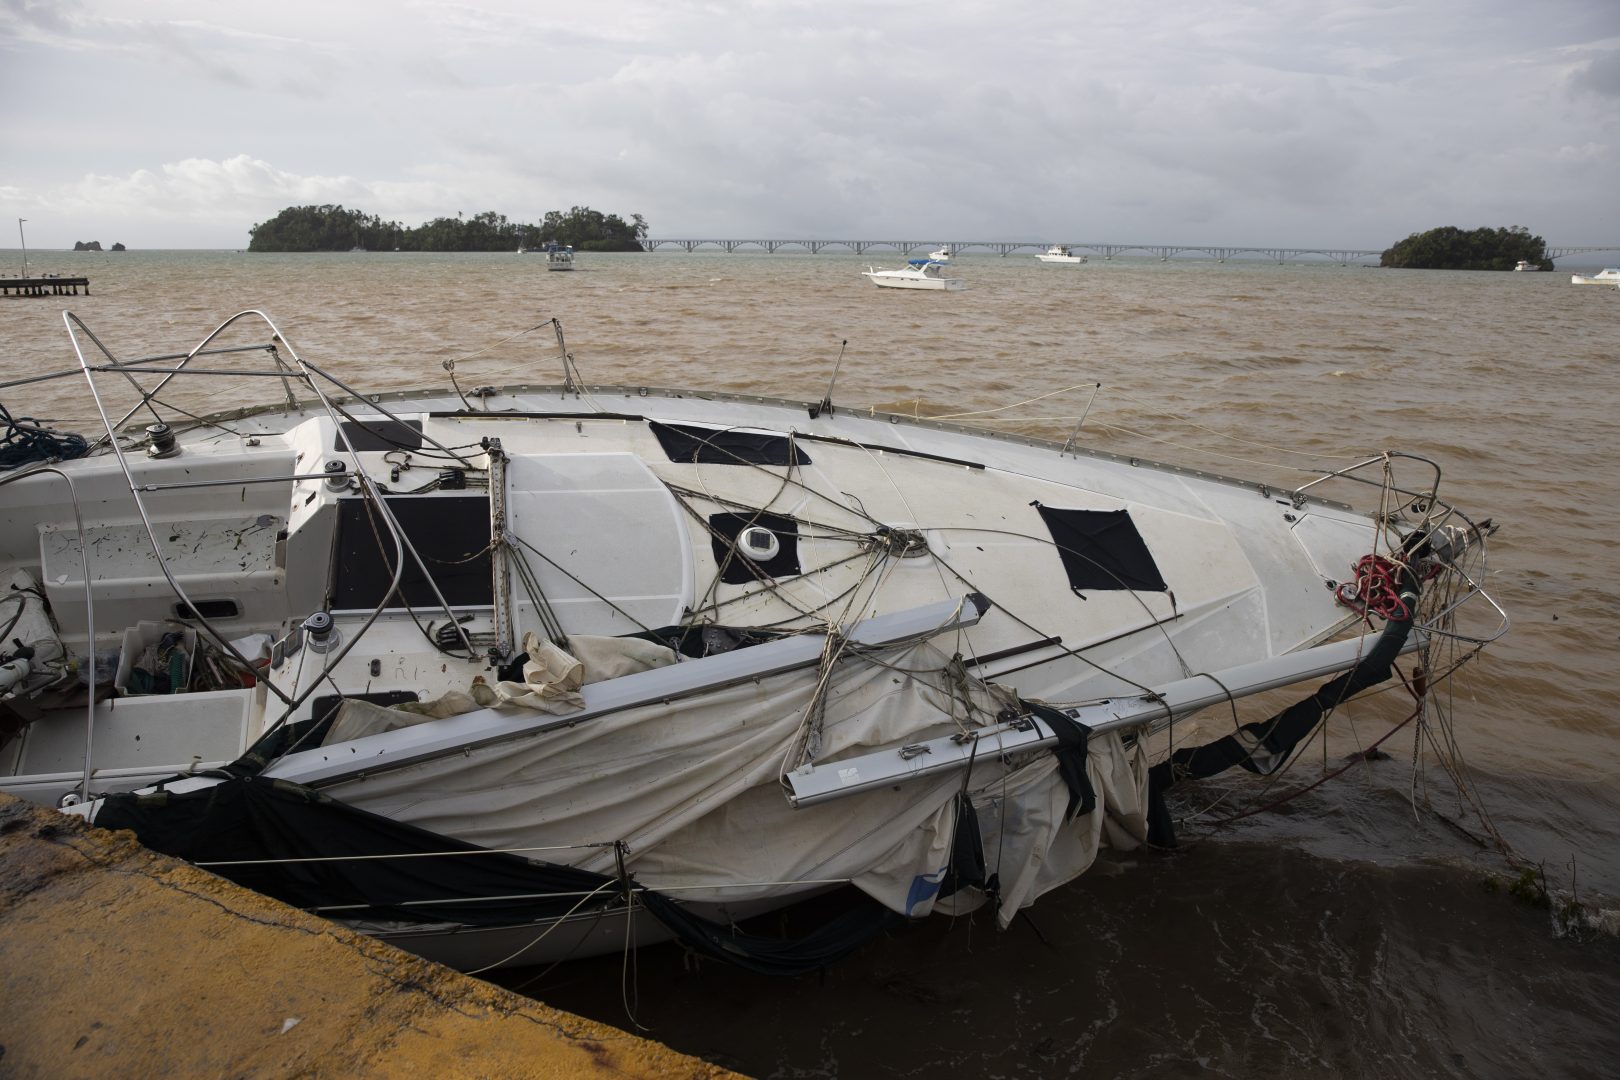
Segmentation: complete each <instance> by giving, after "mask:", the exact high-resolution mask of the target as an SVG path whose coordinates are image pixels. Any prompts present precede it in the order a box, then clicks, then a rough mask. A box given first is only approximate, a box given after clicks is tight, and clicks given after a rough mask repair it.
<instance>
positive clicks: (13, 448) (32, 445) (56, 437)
mask: <svg viewBox="0 0 1620 1080" xmlns="http://www.w3.org/2000/svg"><path fill="white" fill-rule="evenodd" d="M0 420H3V421H4V422H5V435H4V437H0V470H8V469H15V468H18V467H20V466H23V465H27V464H29V463H30V462H34V461H67V460H68V459H70V458H76V457H83V456H84V454H85V452H86V451H87V450H89V449H90V444H89V443H88V442H87V441H86V440H85V437H84V436H83V435H76V434H74V433H73V432H71V431H52V430H51V429H50V428H48V427H45V426H43V425H42V424H40V422H39V421H38V420H35V419H34V418H33V417H31V416H18V417H13V416H12V415H11V412H10V411H9V410H8V409H7V408H6V407H5V406H4V405H0Z"/></svg>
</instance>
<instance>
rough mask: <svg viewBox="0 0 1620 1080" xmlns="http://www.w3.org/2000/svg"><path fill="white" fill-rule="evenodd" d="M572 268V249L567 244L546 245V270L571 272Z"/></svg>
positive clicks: (554, 243) (553, 243) (554, 242)
mask: <svg viewBox="0 0 1620 1080" xmlns="http://www.w3.org/2000/svg"><path fill="white" fill-rule="evenodd" d="M573 268H574V249H573V247H572V246H571V245H568V244H559V243H557V242H556V241H552V242H551V243H548V244H547V245H546V269H547V270H572V269H573Z"/></svg>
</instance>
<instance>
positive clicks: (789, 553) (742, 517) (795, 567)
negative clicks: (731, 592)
mask: <svg viewBox="0 0 1620 1080" xmlns="http://www.w3.org/2000/svg"><path fill="white" fill-rule="evenodd" d="M754 525H758V526H759V527H760V528H763V529H769V530H771V532H773V533H775V534H776V540H777V543H778V544H779V545H780V550H779V551H777V553H776V554H775V555H774V556H772V557H771V558H769V559H765V560H763V561H760V562H755V561H754V560H753V559H750V558H749V557H748V556H746V555H744V554H743V553H742V552H740V551H738V550H737V549H736V548H735V547H734V546H733V545H734V544H736V542H737V537H738V536H739V535H740V534H741V533H742V531H743V530H744V529H747V528H749V527H750V526H754ZM709 528H710V529H712V530H713V532H711V534H710V536H709V539H710V541H711V542H712V544H713V546H714V561H715V562H716V563H718V564H719V566H720V580H721V581H723V582H725V583H726V584H727V585H746V584H748V583H749V582H751V581H759V580H760V579H761V578H779V577H791V576H792V575H794V574H797V573H800V570H799V523H798V522H796V521H794V520H793V519H792V518H790V517H783V516H781V515H780V514H767V513H766V512H765V511H763V510H756V511H754V512H753V513H748V514H714V515H711V516H710V518H709Z"/></svg>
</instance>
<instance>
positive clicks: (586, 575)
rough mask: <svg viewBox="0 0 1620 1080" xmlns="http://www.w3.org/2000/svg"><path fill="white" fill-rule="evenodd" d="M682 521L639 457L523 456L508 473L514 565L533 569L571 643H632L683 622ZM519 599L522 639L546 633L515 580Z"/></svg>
mask: <svg viewBox="0 0 1620 1080" xmlns="http://www.w3.org/2000/svg"><path fill="white" fill-rule="evenodd" d="M681 515H682V511H681V509H680V507H679V505H677V504H676V502H675V500H674V498H673V497H672V496H671V495H670V493H669V491H668V490H667V489H666V488H665V487H664V485H663V484H662V483H661V482H660V481H659V479H658V478H657V477H656V476H654V475H653V474H652V472H651V471H650V470H649V469H648V468H647V466H646V465H645V464H644V463H643V462H642V461H641V459H640V458H638V457H636V456H635V455H634V454H612V453H610V454H519V455H515V456H514V457H513V458H512V459H511V462H510V463H509V465H508V467H507V531H508V533H509V534H511V535H512V536H514V537H515V538H516V539H515V540H514V544H515V546H516V549H517V550H516V551H515V552H514V555H513V558H514V559H516V558H518V557H519V556H520V555H521V557H522V558H523V559H524V560H526V561H527V563H528V566H529V569H530V570H532V571H533V574H534V577H535V579H536V580H537V581H538V582H539V585H540V590H541V592H542V593H543V594H544V596H545V599H546V601H547V602H548V603H549V604H550V605H551V607H552V609H553V610H554V611H555V612H556V613H557V618H558V620H559V621H560V622H561V623H562V626H563V629H564V630H565V631H567V632H568V633H570V634H629V633H635V632H636V631H638V630H641V629H643V628H648V629H652V628H657V627H660V626H669V625H672V624H674V623H676V622H679V621H680V617H681V613H682V611H683V609H684V608H685V607H686V605H687V603H688V602H689V600H690V597H691V588H692V585H691V582H692V570H691V564H692V556H691V550H690V542H689V540H688V538H687V531H686V528H685V524H684V522H683V521H682V517H681ZM519 540H520V541H521V543H519V542H518V541H519ZM512 595H513V599H514V602H515V607H516V610H517V621H518V628H519V631H520V632H521V631H522V630H540V629H541V627H540V624H539V617H538V615H537V613H536V611H535V605H534V602H533V601H532V600H531V598H530V597H529V595H528V593H527V591H526V590H525V589H524V587H523V584H522V582H521V580H520V578H519V575H517V574H514V575H513V581H512Z"/></svg>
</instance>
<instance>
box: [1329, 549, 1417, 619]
mask: <svg viewBox="0 0 1620 1080" xmlns="http://www.w3.org/2000/svg"><path fill="white" fill-rule="evenodd" d="M1350 571H1351V573H1352V574H1354V575H1355V577H1354V579H1353V580H1351V581H1347V582H1345V583H1344V584H1343V585H1340V586H1339V588H1338V591H1337V593H1336V595H1337V596H1338V599H1339V603H1341V604H1343V605H1344V606H1345V607H1348V608H1354V609H1355V610H1356V611H1359V612H1362V613H1363V614H1371V615H1381V616H1383V617H1384V618H1386V619H1390V620H1393V621H1396V622H1405V621H1406V620H1407V619H1410V618H1411V617H1412V613H1411V611H1410V610H1409V609H1408V608H1407V606H1406V601H1404V600H1402V599H1401V594H1400V589H1399V588H1397V587H1396V583H1395V582H1396V573H1397V570H1396V567H1395V564H1394V563H1393V562H1391V561H1390V560H1389V559H1386V558H1384V557H1383V556H1382V555H1363V556H1362V557H1361V558H1360V559H1358V560H1356V563H1355V565H1354V566H1352V567H1351V568H1350Z"/></svg>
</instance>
